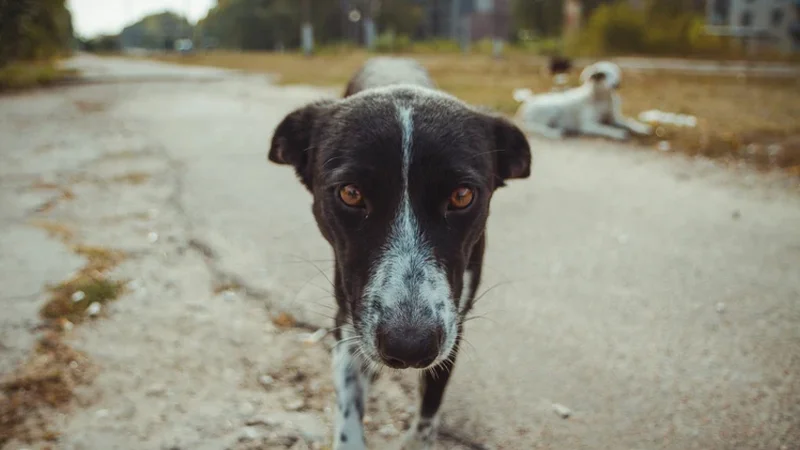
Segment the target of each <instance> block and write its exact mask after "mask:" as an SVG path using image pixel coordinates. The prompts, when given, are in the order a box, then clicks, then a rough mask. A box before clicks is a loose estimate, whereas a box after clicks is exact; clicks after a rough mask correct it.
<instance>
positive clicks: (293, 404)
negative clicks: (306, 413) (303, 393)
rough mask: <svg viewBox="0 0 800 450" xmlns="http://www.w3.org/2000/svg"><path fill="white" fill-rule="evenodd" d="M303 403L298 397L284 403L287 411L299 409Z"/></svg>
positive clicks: (304, 403)
mask: <svg viewBox="0 0 800 450" xmlns="http://www.w3.org/2000/svg"><path fill="white" fill-rule="evenodd" d="M305 405H306V402H305V401H304V400H303V399H301V398H298V399H295V400H290V401H288V402H287V403H286V409H287V410H289V411H297V410H299V409H302V408H303V407H304V406H305Z"/></svg>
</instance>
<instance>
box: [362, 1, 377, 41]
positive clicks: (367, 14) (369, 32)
mask: <svg viewBox="0 0 800 450" xmlns="http://www.w3.org/2000/svg"><path fill="white" fill-rule="evenodd" d="M366 1H367V4H366V7H365V8H364V44H366V46H367V50H370V51H372V50H375V35H376V34H377V33H376V31H375V21H374V15H375V12H376V11H375V1H374V0H366Z"/></svg>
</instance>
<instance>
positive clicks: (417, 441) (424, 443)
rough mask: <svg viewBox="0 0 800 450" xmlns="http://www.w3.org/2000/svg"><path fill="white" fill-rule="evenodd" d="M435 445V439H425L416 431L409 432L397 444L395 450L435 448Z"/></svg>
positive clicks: (427, 449)
mask: <svg viewBox="0 0 800 450" xmlns="http://www.w3.org/2000/svg"><path fill="white" fill-rule="evenodd" d="M435 445H436V444H435V440H434V439H425V438H423V437H421V436H419V435H418V434H416V433H411V432H409V433H407V434H406V435H405V436H403V439H402V440H401V441H400V443H399V444H398V445H397V446H395V450H433V449H434V447H435Z"/></svg>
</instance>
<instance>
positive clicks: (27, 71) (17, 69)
mask: <svg viewBox="0 0 800 450" xmlns="http://www.w3.org/2000/svg"><path fill="white" fill-rule="evenodd" d="M74 75H75V73H74V72H73V71H70V70H61V69H59V68H58V67H56V66H55V65H54V64H52V63H50V62H41V63H23V62H15V63H11V64H8V65H6V66H5V67H2V68H0V92H3V91H13V90H18V89H26V88H31V87H38V86H48V85H51V84H55V83H58V82H59V81H61V80H64V79H67V78H69V77H71V76H74Z"/></svg>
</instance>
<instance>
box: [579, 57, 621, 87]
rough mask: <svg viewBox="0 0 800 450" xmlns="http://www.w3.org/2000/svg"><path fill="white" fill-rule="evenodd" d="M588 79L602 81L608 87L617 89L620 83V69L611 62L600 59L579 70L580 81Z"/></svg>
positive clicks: (583, 81) (584, 81)
mask: <svg viewBox="0 0 800 450" xmlns="http://www.w3.org/2000/svg"><path fill="white" fill-rule="evenodd" d="M590 80H593V81H595V82H599V83H603V84H604V85H605V86H606V87H607V88H609V89H619V88H620V85H621V83H622V71H621V70H620V68H619V66H618V65H616V64H614V63H612V62H609V61H600V62H597V63H594V64H592V65H590V66H587V67H586V68H585V69H583V72H581V83H586V82H588V81H590Z"/></svg>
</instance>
